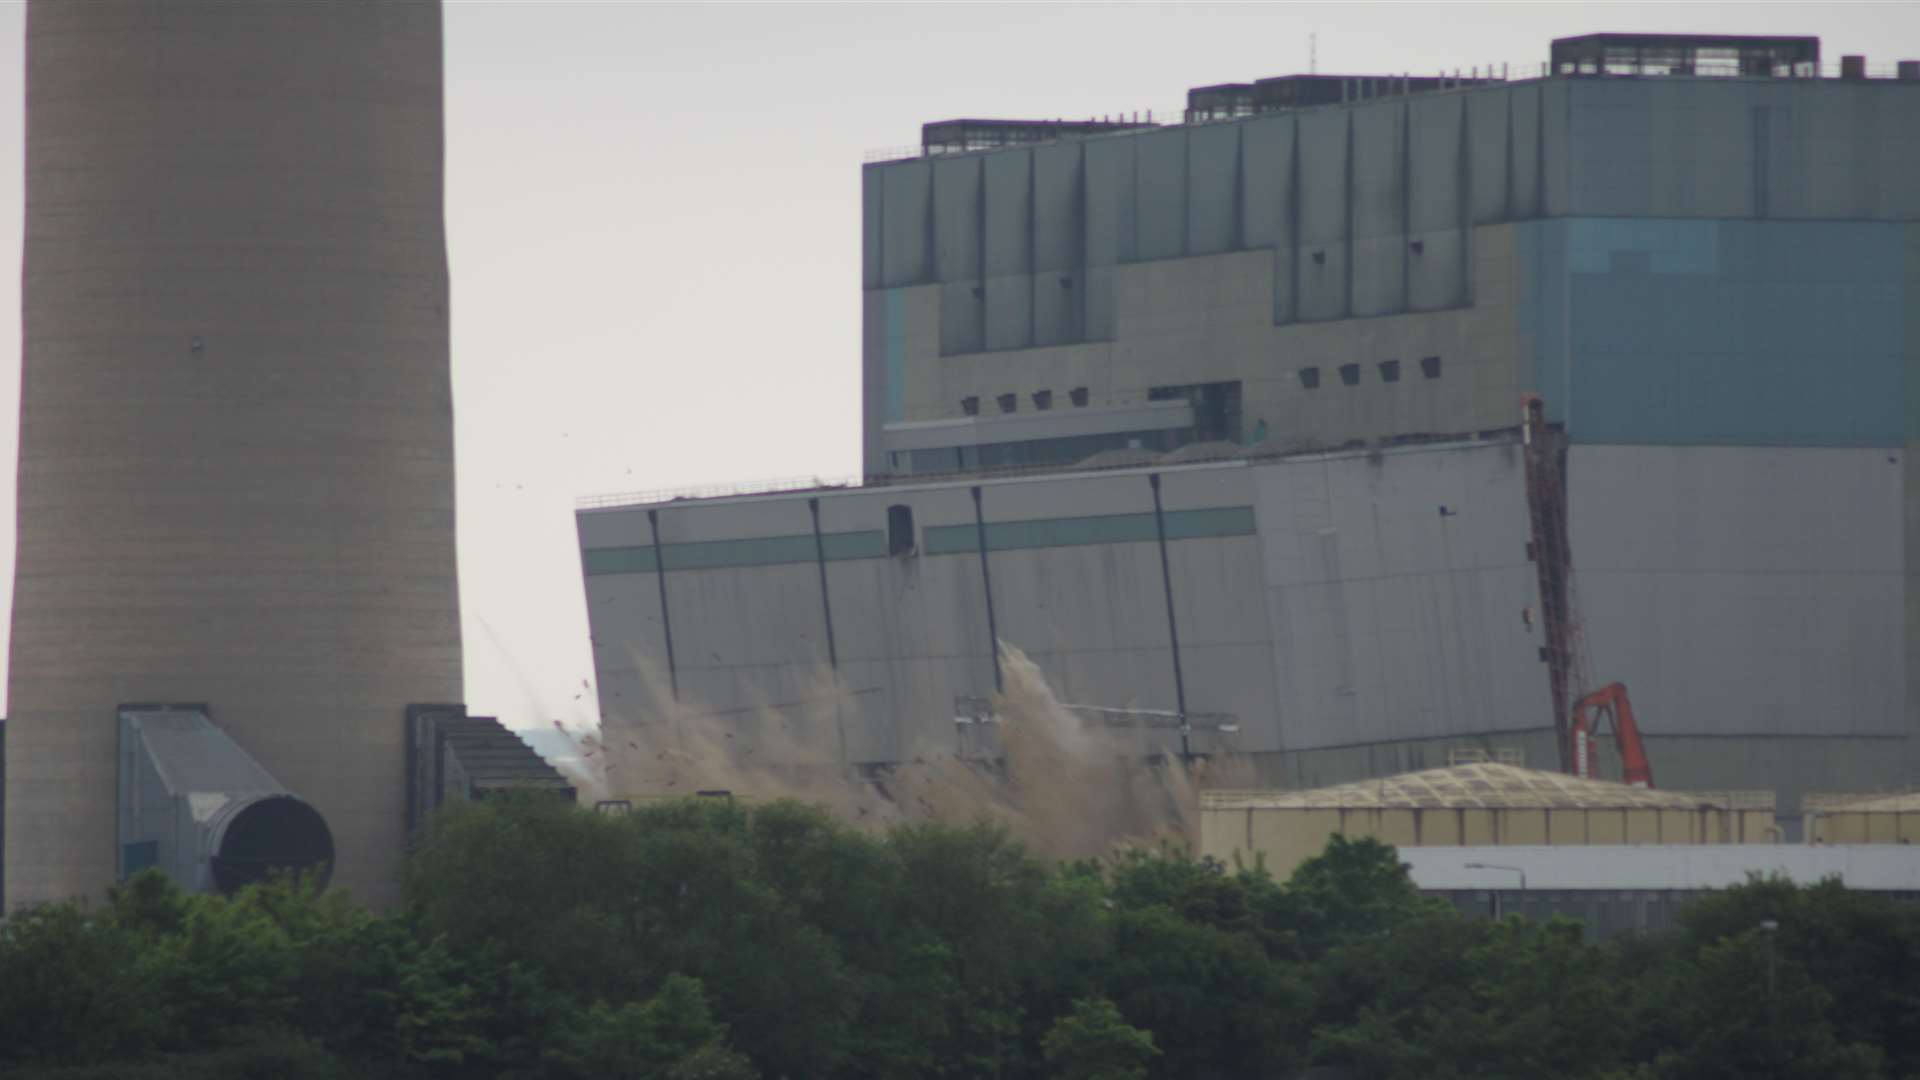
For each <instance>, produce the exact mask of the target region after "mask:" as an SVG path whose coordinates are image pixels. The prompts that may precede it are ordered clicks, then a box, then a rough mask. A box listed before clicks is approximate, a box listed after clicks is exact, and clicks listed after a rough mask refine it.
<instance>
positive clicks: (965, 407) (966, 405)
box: [960, 397, 980, 416]
mask: <svg viewBox="0 0 1920 1080" xmlns="http://www.w3.org/2000/svg"><path fill="white" fill-rule="evenodd" d="M960 411H961V412H963V413H965V414H966V415H968V416H979V415H980V399H979V398H977V397H963V398H961V399H960Z"/></svg>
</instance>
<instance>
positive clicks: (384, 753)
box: [5, 0, 461, 908]
mask: <svg viewBox="0 0 1920 1080" xmlns="http://www.w3.org/2000/svg"><path fill="white" fill-rule="evenodd" d="M26 55H27V103H28V105H27V138H26V182H27V199H26V250H25V266H24V280H23V287H22V303H23V308H22V316H23V320H24V324H23V330H24V335H23V336H24V353H23V373H22V395H21V428H20V473H19V476H20V485H19V557H18V567H17V582H18V585H17V591H16V595H15V598H14V607H13V642H12V665H13V666H12V673H11V678H10V683H9V692H10V695H11V699H12V700H11V713H12V715H11V716H10V718H9V723H8V725H7V727H8V731H7V755H6V758H7V778H6V779H7V784H6V798H7V807H6V848H5V852H6V905H7V907H8V908H13V907H16V906H18V905H20V904H22V903H27V902H34V901H42V900H54V899H59V898H62V897H68V896H76V895H98V894H99V893H100V892H101V891H102V890H104V889H105V888H106V887H107V886H108V885H110V884H112V883H113V882H114V881H115V879H116V878H117V877H118V876H119V875H120V874H121V873H122V871H123V869H125V867H126V866H127V860H126V858H125V857H124V856H125V853H124V852H122V851H120V850H118V848H119V845H118V843H117V842H116V830H115V815H116V800H115V776H116V768H117V765H116V760H115V759H116V753H115V743H116V737H117V736H116V723H117V721H116V717H117V716H118V715H119V710H120V707H121V706H123V705H129V704H136V703H141V702H193V703H202V704H204V706H205V709H206V714H207V716H208V717H209V718H210V719H211V721H212V722H213V723H214V724H216V725H217V726H218V727H219V728H220V729H221V730H222V731H224V732H225V733H226V734H227V735H228V736H229V737H231V739H232V740H233V741H234V743H235V744H237V745H238V746H239V747H240V748H241V749H242V750H244V751H245V752H246V754H248V755H250V756H251V757H252V758H253V759H255V760H256V761H257V762H258V763H259V764H260V765H261V766H262V767H263V768H264V769H265V770H266V771H267V772H269V773H271V774H272V776H273V777H274V778H276V779H277V780H278V781H279V782H282V783H284V784H285V785H286V786H287V787H288V788H290V789H292V790H293V791H297V792H298V793H299V794H300V796H301V797H302V798H303V799H305V800H307V801H308V802H310V803H311V804H312V806H313V807H314V808H316V809H317V810H318V811H319V813H320V814H321V815H322V816H323V817H324V818H325V821H326V824H327V826H328V827H329V828H330V830H331V833H332V837H333V840H334V844H335V854H336V862H335V864H334V881H335V882H336V883H337V884H340V885H344V886H345V887H347V888H349V889H351V890H352V891H353V892H354V893H355V894H356V895H358V896H360V897H361V898H363V899H366V900H369V901H371V902H373V903H376V904H380V903H385V902H388V901H390V900H391V899H392V898H393V897H394V896H395V892H396V886H395V872H396V870H397V868H398V866H399V860H400V854H401V848H402V843H403V839H402V837H403V831H404V817H403V815H404V786H403V785H404V766H403V730H404V729H403V725H404V716H405V710H406V707H407V706H408V705H409V704H411V703H415V702H439V701H458V700H460V698H461V668H460V622H459V604H458V594H457V590H456V581H455V566H454V501H453V500H454V482H453V481H454V476H453V415H452V399H451V392H450V386H449V379H448V335H447V300H448V296H447V292H448V286H447V262H446V237H445V225H444V221H443V211H442V195H441V189H442V137H443V131H442V102H441V12H440V5H439V4H438V3H437V2H428V3H417V2H416V3H368V2H335V3H264V2H262V3H235V2H232V0H225V2H220V0H87V2H86V3H72V2H70V0H32V2H30V3H29V5H28V9H27V50H26Z"/></svg>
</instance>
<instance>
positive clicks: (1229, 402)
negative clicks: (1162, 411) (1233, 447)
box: [1147, 380, 1240, 442]
mask: <svg viewBox="0 0 1920 1080" xmlns="http://www.w3.org/2000/svg"><path fill="white" fill-rule="evenodd" d="M1147 400H1148V401H1186V402H1188V403H1190V404H1191V405H1192V406H1193V432H1192V434H1191V436H1190V441H1192V442H1239V441H1240V383H1239V382H1238V381H1237V380H1236V381H1234V382H1217V383H1190V384H1188V385H1186V386H1155V387H1151V388H1149V389H1148V390H1147Z"/></svg>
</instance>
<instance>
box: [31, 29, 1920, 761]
mask: <svg viewBox="0 0 1920 1080" xmlns="http://www.w3.org/2000/svg"><path fill="white" fill-rule="evenodd" d="M446 8H447V33H446V46H447V144H448V145H447V155H448V157H447V166H448V184H447V225H448V231H449V237H450V256H451V261H452V276H453V298H454V306H453V347H454V391H455V408H456V410H457V426H458V440H459V473H460V481H459V483H460V491H459V499H460V561H461V566H460V570H461V595H462V604H463V608H464V615H465V634H466V670H467V700H468V702H469V704H470V705H471V706H472V707H473V708H474V709H475V710H476V711H479V712H488V713H497V714H498V715H500V716H501V717H503V718H505V719H506V720H507V721H508V722H509V723H510V724H512V725H514V726H520V727H525V726H535V725H544V724H545V723H547V722H548V721H551V720H555V719H559V720H564V721H568V722H570V723H583V722H591V721H592V720H593V719H594V718H595V716H596V709H595V706H594V696H593V694H592V693H591V692H587V690H586V688H585V686H584V685H583V683H584V682H585V681H586V680H589V679H591V677H592V663H591V657H590V654H589V652H588V647H587V630H586V616H585V605H584V601H583V593H582V587H581V579H580V574H579V566H578V560H577V557H576V555H575V552H574V548H573V519H572V511H573V502H574V498H575V497H576V496H578V495H583V494H598V493H609V492H620V491H639V490H653V489H660V488H671V487H680V486H686V485H697V484H709V483H720V482H726V481H732V480H751V479H763V478H770V477H786V476H808V475H821V476H843V475H847V474H850V473H852V472H854V471H855V470H856V469H857V467H858V458H857V454H858V447H859V433H858V430H857V425H858V416H859V412H858V406H859V402H858V393H859V390H858V373H859V348H860V345H859V315H860V268H859V253H860V231H859V228H860V178H859V168H860V164H861V161H862V158H863V156H864V154H865V152H866V151H868V150H870V149H874V148H878V147H885V146H893V145H906V144H910V143H913V142H914V141H916V140H917V139H918V136H919V124H920V123H921V122H922V121H925V120H934V119H945V118H951V117H957V116H1009V117H1036V118H1038V117H1086V116H1094V115H1104V114H1113V113H1120V112H1132V111H1134V110H1143V111H1144V110H1146V109H1152V110H1154V112H1155V113H1156V114H1158V113H1160V112H1162V111H1163V110H1168V111H1170V110H1174V109H1177V108H1178V107H1179V105H1180V104H1181V102H1182V101H1183V99H1184V94H1185V91H1186V89H1187V87H1189V86H1198V85H1204V84H1208V83H1217V82H1227V81H1239V80H1248V79H1254V78H1260V77H1264V76H1268V75H1279V74H1286V73H1289V72H1294V71H1304V70H1306V69H1307V63H1308V40H1309V35H1316V34H1317V40H1318V64H1319V70H1321V71H1325V72H1338V73H1351V74H1374V73H1389V72H1394V73H1398V72H1407V73H1412V74H1431V73H1434V72H1436V71H1439V70H1442V69H1444V70H1448V71H1451V70H1453V69H1455V68H1459V69H1462V70H1466V69H1469V68H1472V67H1474V66H1485V65H1488V64H1499V63H1502V62H1506V63H1511V64H1513V65H1515V66H1516V67H1518V66H1520V65H1537V64H1539V63H1541V62H1542V61H1543V60H1544V59H1545V57H1546V51H1547V42H1548V40H1549V39H1551V38H1553V37H1556V36H1563V35H1568V34H1581V33H1591V32H1597V31H1603V30H1605V31H1668V32H1690V33H1705V32H1723V33H1753V34H1819V35H1821V37H1822V39H1823V42H1822V46H1823V51H1824V54H1825V56H1826V57H1827V59H1828V60H1829V62H1831V61H1835V60H1837V59H1838V57H1839V56H1840V55H1841V54H1843V53H1855V52H1861V53H1866V54H1867V55H1868V60H1869V63H1870V64H1871V65H1875V66H1879V65H1889V66H1890V65H1891V64H1892V62H1893V61H1894V60H1896V59H1905V58H1916V57H1920V5H1916V4H1913V3H1902V4H1892V3H1889V4H1852V5H1848V4H1832V3H1822V4H1738V5H1731V4H1727V5H1714V4H1617V5H1609V4H1525V5H1521V4H1512V5H1502V4H1472V5H1467V4H1439V3H1406V4H1382V5H1365V4H1357V3H1350V4H1337V5H1334V4H1326V5H1323V4H1300V5H1291V4H1261V5H1252V4H1250V5H1201V4H1167V5H1139V6H1135V5H1128V6H1106V5H1040V4H997V5H984V4H982V5H950V6H856V5H802V4H777V5H740V6H732V5H705V6H696V5H651V4H640V3H618V2H599V3H587V2H578V3H572V2H561V0H518V2H512V0H494V2H482V0H447V4H446ZM24 22H25V5H24V4H21V3H18V2H15V3H8V4H4V5H0V205H4V206H8V207H11V208H12V209H10V210H9V211H8V212H6V213H4V214H0V251H5V252H16V253H17V252H18V250H19V242H20V217H21V214H20V205H21V190H20V176H21V161H20V156H21V129H22V124H21V121H22V108H23V101H22V98H23V94H22V78H21V69H22V64H21V50H22V40H23V25H24ZM19 266H20V263H19V259H18V258H17V256H11V257H5V258H0V294H3V295H5V296H6V297H8V298H9V299H7V300H6V301H5V302H4V303H0V343H4V344H0V453H3V454H4V456H3V457H0V513H3V514H4V517H3V518H0V560H3V561H4V565H6V566H8V567H11V565H12V562H13V528H12V508H13V481H14V478H13V454H14V444H15V435H16V431H15V426H16V425H15V419H14V418H15V417H16V415H17V410H18V379H17V378H16V377H15V376H16V375H17V366H18V363H19V347H18V341H19V333H18V330H19V324H18V320H19V305H18V302H17V300H16V299H13V298H15V297H17V296H18V284H19V281H18V277H19ZM11 592H12V590H11V574H10V573H9V574H8V575H6V580H5V585H4V594H3V595H0V599H3V600H4V601H5V603H6V604H7V605H10V603H11ZM0 610H4V608H0ZM0 633H4V626H3V625H0Z"/></svg>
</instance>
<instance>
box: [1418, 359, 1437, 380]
mask: <svg viewBox="0 0 1920 1080" xmlns="http://www.w3.org/2000/svg"><path fill="white" fill-rule="evenodd" d="M1420 374H1422V375H1424V376H1426V377H1427V378H1429V379H1437V378H1439V377H1440V358H1439V357H1437V356H1423V357H1421V358H1420Z"/></svg>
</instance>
